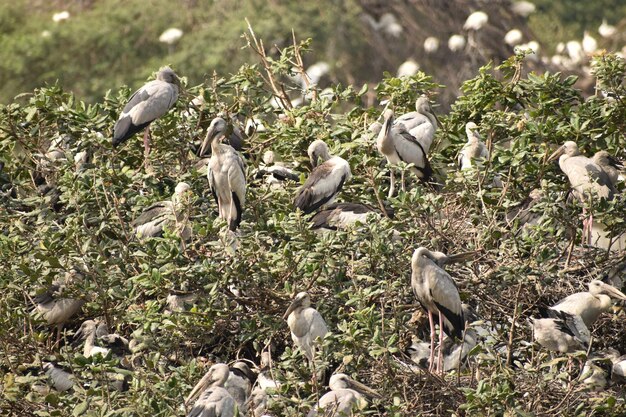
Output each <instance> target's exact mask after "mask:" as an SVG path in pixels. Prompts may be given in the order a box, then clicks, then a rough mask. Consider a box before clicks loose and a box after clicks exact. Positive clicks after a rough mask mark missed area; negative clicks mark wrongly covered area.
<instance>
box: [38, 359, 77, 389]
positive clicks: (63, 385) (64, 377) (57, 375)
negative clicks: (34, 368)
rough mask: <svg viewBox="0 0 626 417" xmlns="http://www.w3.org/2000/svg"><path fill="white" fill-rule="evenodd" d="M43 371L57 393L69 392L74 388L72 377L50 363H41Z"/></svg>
mask: <svg viewBox="0 0 626 417" xmlns="http://www.w3.org/2000/svg"><path fill="white" fill-rule="evenodd" d="M43 370H44V372H45V373H46V375H47V376H48V378H49V383H50V385H51V386H52V388H54V389H55V390H57V391H59V392H63V391H69V390H70V389H72V388H73V387H74V375H72V374H70V373H69V372H66V371H64V370H63V369H61V368H59V367H58V366H56V365H54V364H53V363H50V362H44V363H43Z"/></svg>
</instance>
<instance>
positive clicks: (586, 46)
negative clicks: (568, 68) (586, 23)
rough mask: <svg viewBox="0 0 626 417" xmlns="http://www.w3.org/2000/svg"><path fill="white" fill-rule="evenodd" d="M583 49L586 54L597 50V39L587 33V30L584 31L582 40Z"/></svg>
mask: <svg viewBox="0 0 626 417" xmlns="http://www.w3.org/2000/svg"><path fill="white" fill-rule="evenodd" d="M582 46H583V51H585V53H586V54H588V55H589V54H593V53H594V52H595V51H597V50H598V41H596V39H595V38H594V37H593V36H591V35H590V34H589V32H587V31H585V33H584V36H583V41H582Z"/></svg>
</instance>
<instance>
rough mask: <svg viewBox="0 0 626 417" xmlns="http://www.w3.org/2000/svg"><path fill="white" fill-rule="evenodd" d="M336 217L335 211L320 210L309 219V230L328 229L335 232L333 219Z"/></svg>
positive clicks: (329, 209)
mask: <svg viewBox="0 0 626 417" xmlns="http://www.w3.org/2000/svg"><path fill="white" fill-rule="evenodd" d="M335 215H336V212H335V209H333V208H330V207H329V208H327V209H324V210H320V211H318V212H317V213H315V215H314V216H313V217H311V223H313V224H311V229H321V228H324V229H329V230H337V227H336V226H333V221H332V219H333V217H334V216H335Z"/></svg>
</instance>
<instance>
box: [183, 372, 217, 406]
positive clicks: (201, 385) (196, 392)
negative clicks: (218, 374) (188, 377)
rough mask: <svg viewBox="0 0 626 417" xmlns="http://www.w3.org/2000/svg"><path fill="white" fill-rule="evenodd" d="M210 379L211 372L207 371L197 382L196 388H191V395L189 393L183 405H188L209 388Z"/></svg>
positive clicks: (211, 376)
mask: <svg viewBox="0 0 626 417" xmlns="http://www.w3.org/2000/svg"><path fill="white" fill-rule="evenodd" d="M212 378H213V373H212V372H211V371H209V372H208V373H207V374H206V375H205V376H203V377H202V379H201V380H200V381H198V383H197V384H196V386H195V387H193V389H192V390H191V393H189V396H188V397H187V399H186V400H185V405H187V404H189V403H190V402H192V401H193V400H195V399H196V398H198V397H199V396H200V394H201V393H202V392H203V391H204V390H205V389H207V388H208V387H209V384H210V382H211V379H212Z"/></svg>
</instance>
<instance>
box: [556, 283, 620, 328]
mask: <svg viewBox="0 0 626 417" xmlns="http://www.w3.org/2000/svg"><path fill="white" fill-rule="evenodd" d="M611 298H617V299H619V300H626V295H624V293H622V292H621V291H620V290H618V289H617V288H615V287H614V286H612V285H609V284H605V283H604V282H602V281H600V280H597V279H594V280H593V281H591V282H590V283H589V291H584V292H577V293H575V294H572V295H570V296H567V297H565V298H564V299H562V300H561V301H559V302H558V303H556V304H555V305H554V306H552V307H551V308H552V309H553V310H559V311H564V312H566V313H569V314H575V315H578V316H580V317H581V318H582V320H583V322H584V323H585V325H586V326H587V327H588V328H591V326H593V324H594V323H595V322H596V320H597V319H598V317H599V316H600V314H602V313H604V312H606V311H609V310H610V309H611V306H612V305H613V303H612V301H611Z"/></svg>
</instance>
